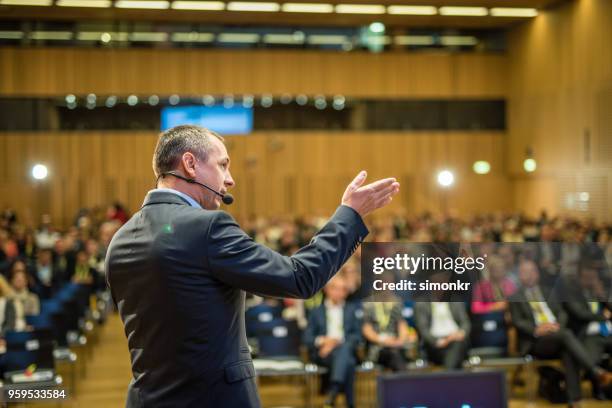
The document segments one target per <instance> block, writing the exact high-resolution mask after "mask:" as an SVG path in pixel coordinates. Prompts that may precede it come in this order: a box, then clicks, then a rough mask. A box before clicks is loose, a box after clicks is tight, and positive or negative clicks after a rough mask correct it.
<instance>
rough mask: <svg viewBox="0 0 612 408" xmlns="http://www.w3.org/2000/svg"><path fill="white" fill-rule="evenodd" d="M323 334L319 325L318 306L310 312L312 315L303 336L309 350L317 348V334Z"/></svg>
mask: <svg viewBox="0 0 612 408" xmlns="http://www.w3.org/2000/svg"><path fill="white" fill-rule="evenodd" d="M321 335H322V333H321V328H320V327H319V308H317V309H315V310H313V311H311V312H310V316H308V325H307V326H306V329H305V330H304V334H303V336H302V338H303V342H304V345H305V346H306V347H307V348H308V350H309V351H313V350H316V346H315V339H316V338H317V336H321Z"/></svg>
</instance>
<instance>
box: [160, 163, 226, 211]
mask: <svg viewBox="0 0 612 408" xmlns="http://www.w3.org/2000/svg"><path fill="white" fill-rule="evenodd" d="M165 176H174V177H176V178H179V179H181V180H184V181H186V182H188V183H191V184H197V185H199V186H202V187H204V188H206V189H208V190H210V191H212V192H213V193H215V194H216V195H218V196H219V197H221V201H223V204H225V205H230V204H231V203H233V202H234V196H233V195H231V194H229V193H225V194H221V193H220V192H218V191H217V190H214V189H212V188H211V187H208V186H207V185H206V184H204V183H200V182H198V181H195V180H194V179H192V178H188V177H185V176H182V175H180V174H177V173H175V172H173V171H168V172H166V173H161V174H160V175H159V177H158V179H159V178H162V177H165Z"/></svg>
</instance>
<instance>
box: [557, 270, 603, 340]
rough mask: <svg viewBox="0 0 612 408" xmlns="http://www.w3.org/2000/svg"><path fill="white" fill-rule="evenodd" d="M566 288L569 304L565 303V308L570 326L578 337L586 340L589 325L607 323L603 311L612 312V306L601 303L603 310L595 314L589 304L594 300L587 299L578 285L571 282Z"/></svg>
mask: <svg viewBox="0 0 612 408" xmlns="http://www.w3.org/2000/svg"><path fill="white" fill-rule="evenodd" d="M572 283H573V284H572ZM566 287H567V288H568V289H567V291H566V295H567V300H568V302H566V303H564V306H565V310H566V311H567V314H568V318H569V320H568V326H569V328H570V329H571V330H572V331H573V332H574V333H575V334H576V336H578V337H579V338H584V336H586V330H587V327H588V326H589V323H591V322H593V321H595V322H605V321H607V320H608V319H606V317H605V316H604V314H603V310H604V309H610V310H612V304H610V303H609V302H600V304H601V305H602V306H603V308H600V309H601V310H600V311H598V312H597V313H593V311H592V310H591V305H590V304H589V301H591V300H592V299H587V297H586V296H585V294H584V293H583V292H582V290H581V287H580V285H579V284H578V283H576V282H571V281H570V282H568V283H567V284H566Z"/></svg>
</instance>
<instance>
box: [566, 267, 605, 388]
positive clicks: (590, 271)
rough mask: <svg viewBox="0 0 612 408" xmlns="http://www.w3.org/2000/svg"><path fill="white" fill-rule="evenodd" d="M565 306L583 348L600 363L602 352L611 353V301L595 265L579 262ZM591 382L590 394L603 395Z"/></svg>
mask: <svg viewBox="0 0 612 408" xmlns="http://www.w3.org/2000/svg"><path fill="white" fill-rule="evenodd" d="M567 287H568V292H567V300H568V302H567V303H564V305H565V309H566V310H567V312H568V315H569V324H568V326H569V327H571V328H572V330H573V332H574V333H575V334H576V336H577V337H578V339H579V340H580V342H581V343H582V344H583V345H584V348H585V350H586V352H587V353H588V355H589V357H590V358H591V360H592V361H593V362H595V364H597V365H599V366H602V364H604V363H605V362H604V361H602V359H603V355H604V352H605V353H608V354H610V353H612V322H611V321H610V318H611V316H612V313H611V312H612V303H610V302H607V301H605V300H606V297H607V296H606V290H605V289H604V284H603V283H602V280H601V277H600V276H599V270H598V266H597V265H591V264H581V265H580V268H579V270H578V281H577V282H575V281H574V280H572V281H570V282H569V285H567ZM591 380H592V382H593V394H594V396H595V397H596V398H598V399H603V398H605V396H604V394H603V391H602V390H601V388H600V387H599V384H598V382H597V381H595V379H594V378H591Z"/></svg>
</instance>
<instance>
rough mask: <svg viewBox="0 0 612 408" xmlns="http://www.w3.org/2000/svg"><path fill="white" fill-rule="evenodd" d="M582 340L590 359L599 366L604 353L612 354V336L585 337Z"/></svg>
mask: <svg viewBox="0 0 612 408" xmlns="http://www.w3.org/2000/svg"><path fill="white" fill-rule="evenodd" d="M581 340H582V344H584V348H585V349H586V351H587V353H588V355H589V357H591V360H592V361H593V362H594V363H595V364H597V365H599V364H601V363H602V361H601V360H602V357H603V355H604V353H608V354H612V336H608V337H603V336H600V335H594V336H585V337H584V338H582V339H581Z"/></svg>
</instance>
